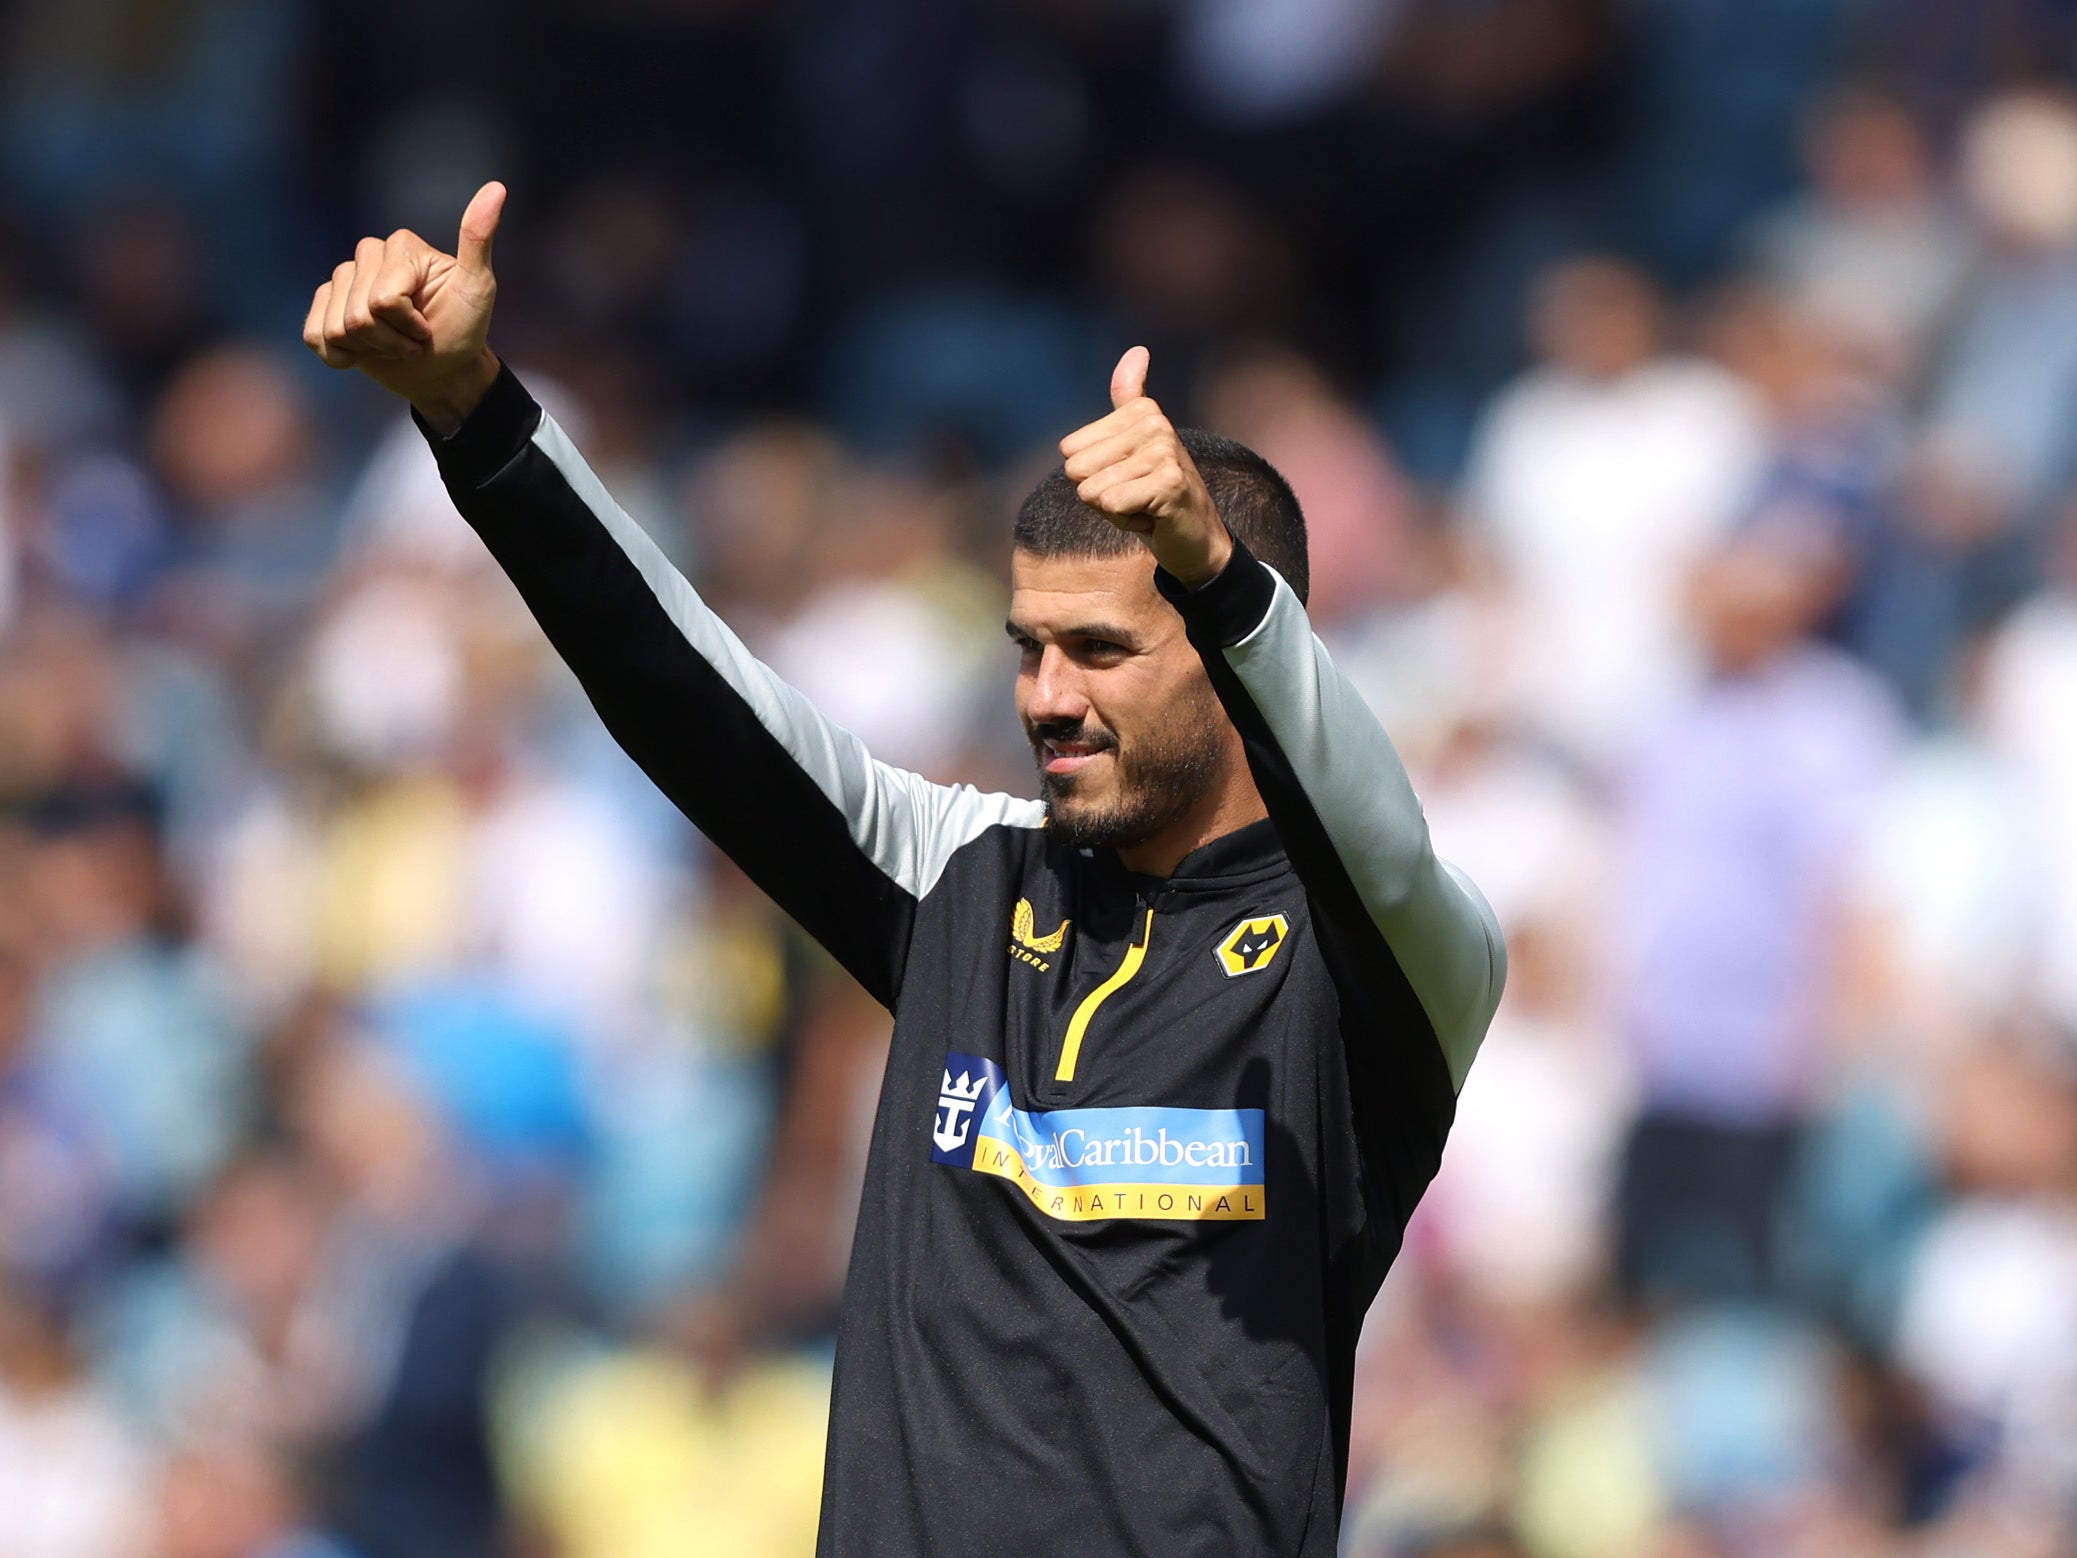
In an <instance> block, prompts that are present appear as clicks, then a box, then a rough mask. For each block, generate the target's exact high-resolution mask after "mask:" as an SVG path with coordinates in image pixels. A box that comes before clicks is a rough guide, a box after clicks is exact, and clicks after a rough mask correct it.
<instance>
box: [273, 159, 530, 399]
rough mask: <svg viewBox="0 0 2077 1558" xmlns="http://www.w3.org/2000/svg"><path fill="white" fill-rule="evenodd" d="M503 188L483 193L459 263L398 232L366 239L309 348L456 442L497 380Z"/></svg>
mask: <svg viewBox="0 0 2077 1558" xmlns="http://www.w3.org/2000/svg"><path fill="white" fill-rule="evenodd" d="M504 208H505V186H504V185H502V184H496V183H492V184H486V185H484V186H483V187H482V188H481V189H479V190H477V191H476V194H475V197H474V198H473V199H472V200H470V202H469V207H468V209H467V210H466V211H464V212H463V213H462V226H461V235H460V237H459V239H458V240H457V242H456V243H455V250H454V253H452V254H446V253H443V252H442V251H440V250H439V249H436V248H434V247H433V246H432V245H431V244H429V243H427V242H426V241H425V240H424V239H423V238H421V237H419V236H418V234H416V233H414V232H411V231H409V230H408V229H405V228H399V229H398V230H397V231H396V232H394V233H391V234H390V235H389V237H387V238H363V239H362V240H361V241H360V242H359V243H358V244H356V245H355V246H354V251H353V258H352V259H350V260H348V261H347V262H346V263H345V264H343V265H341V266H340V267H339V268H338V269H337V270H335V271H333V272H332V279H331V280H330V281H328V282H326V283H325V284H324V285H323V286H321V287H319V288H318V289H317V295H316V296H315V297H313V298H312V299H311V300H310V313H309V316H308V317H307V318H306V319H305V320H304V321H303V341H304V344H305V345H307V346H308V347H309V348H310V349H311V350H312V351H313V352H315V353H317V355H318V358H319V360H321V361H322V362H323V363H324V364H325V365H326V366H327V367H330V368H358V369H360V370H361V372H363V373H365V374H366V375H367V376H368V377H369V378H371V379H373V380H374V381H375V382H376V383H377V384H380V385H381V386H382V387H383V388H384V389H386V390H389V391H390V392H391V393H392V394H397V395H401V396H403V397H404V398H405V399H406V400H408V401H410V402H411V404H412V405H414V406H416V407H417V408H418V410H419V414H420V415H422V416H423V417H424V418H425V419H426V420H427V421H428V422H430V423H431V424H432V425H433V427H434V428H435V429H436V430H437V431H439V432H441V433H452V432H454V430H455V429H456V428H458V427H460V426H461V425H462V422H463V420H464V419H465V418H466V417H467V416H468V414H469V413H470V412H471V411H472V410H474V409H475V407H476V404H477V402H478V401H480V400H482V398H483V394H484V391H486V390H488V389H489V388H490V386H491V383H492V381H493V380H495V379H496V378H497V376H498V360H497V358H496V357H495V356H493V355H492V353H491V350H490V348H489V346H488V345H486V344H485V341H486V337H487V336H488V334H489V331H490V311H491V305H492V304H493V303H494V302H495V301H496V300H497V295H498V284H497V280H496V278H495V277H493V276H492V275H491V269H490V244H491V239H492V238H493V237H495V236H496V234H497V230H498V216H499V213H500V212H502V211H503V210H504Z"/></svg>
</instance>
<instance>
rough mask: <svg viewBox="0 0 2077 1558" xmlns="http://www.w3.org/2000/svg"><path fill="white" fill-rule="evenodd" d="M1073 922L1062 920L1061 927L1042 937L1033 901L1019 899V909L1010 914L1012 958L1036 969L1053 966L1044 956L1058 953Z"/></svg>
mask: <svg viewBox="0 0 2077 1558" xmlns="http://www.w3.org/2000/svg"><path fill="white" fill-rule="evenodd" d="M1072 923H1073V922H1072V921H1069V920H1062V921H1061V922H1060V924H1059V926H1058V927H1057V928H1056V929H1054V930H1052V931H1049V932H1047V933H1046V934H1045V935H1043V936H1041V935H1040V934H1039V933H1038V925H1037V923H1036V918H1035V916H1034V914H1033V912H1032V907H1031V900H1030V899H1029V898H1019V899H1018V900H1017V907H1016V908H1015V909H1013V910H1012V911H1011V912H1010V956H1011V957H1013V958H1017V959H1019V960H1020V961H1022V962H1025V963H1029V964H1031V965H1032V966H1033V967H1035V968H1040V969H1044V968H1048V967H1050V966H1051V965H1050V964H1048V963H1047V962H1046V960H1045V957H1044V954H1046V953H1049V952H1058V951H1059V950H1060V949H1061V947H1062V946H1063V945H1064V944H1065V943H1066V941H1067V927H1068V926H1069V925H1070V924H1072Z"/></svg>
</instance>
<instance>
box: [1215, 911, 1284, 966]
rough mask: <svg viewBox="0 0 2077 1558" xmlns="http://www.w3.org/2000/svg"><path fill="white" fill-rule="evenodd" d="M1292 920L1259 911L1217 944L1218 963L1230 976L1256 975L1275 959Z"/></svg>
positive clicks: (1281, 947)
mask: <svg viewBox="0 0 2077 1558" xmlns="http://www.w3.org/2000/svg"><path fill="white" fill-rule="evenodd" d="M1290 931H1291V922H1290V921H1289V920H1286V919H1285V918H1284V917H1283V916H1282V915H1281V914H1258V915H1256V916H1255V917H1254V918H1253V919H1247V920H1242V921H1241V922H1240V923H1239V924H1238V925H1236V926H1234V927H1233V929H1232V930H1230V931H1228V932H1227V933H1226V939H1225V940H1224V941H1222V942H1220V943H1219V945H1218V949H1217V950H1218V954H1219V966H1220V967H1221V968H1223V969H1225V970H1226V977H1227V978H1229V979H1231V978H1233V977H1235V976H1236V975H1239V974H1259V973H1261V972H1262V970H1263V969H1265V968H1267V967H1269V965H1270V964H1271V963H1272V962H1274V961H1275V960H1276V955H1277V953H1278V952H1280V951H1281V950H1283V945H1284V938H1285V937H1286V936H1288V935H1289V934H1290Z"/></svg>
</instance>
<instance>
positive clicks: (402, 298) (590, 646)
mask: <svg viewBox="0 0 2077 1558" xmlns="http://www.w3.org/2000/svg"><path fill="white" fill-rule="evenodd" d="M503 194H504V192H503V189H502V188H501V187H500V186H497V185H487V186H485V189H484V190H483V191H482V192H480V193H479V194H478V195H477V197H476V199H475V200H474V201H472V202H471V204H470V206H469V210H468V213H467V214H466V215H465V216H464V218H463V222H462V237H461V242H460V243H459V244H458V245H457V253H456V254H455V255H444V254H441V253H440V252H439V251H437V250H434V249H433V248H432V247H431V246H430V245H428V244H426V243H425V241H424V240H423V239H420V238H418V237H417V236H416V235H415V234H411V233H398V234H395V235H392V236H391V237H390V238H388V239H372V238H371V239H363V240H362V242H361V245H360V247H359V248H358V250H357V251H356V255H355V259H354V261H353V262H351V263H350V264H349V265H347V266H342V267H341V268H340V270H339V271H337V272H334V274H333V279H332V281H331V282H329V283H327V285H326V286H325V287H322V288H320V289H319V290H318V295H317V297H316V299H315V300H313V302H312V305H311V314H310V319H309V321H308V322H307V323H306V326H305V332H304V338H305V340H306V341H308V342H309V343H310V344H311V347H312V349H313V350H314V351H316V352H317V353H318V355H319V356H320V357H322V358H324V360H325V361H326V362H327V363H329V364H331V365H332V366H334V367H341V368H360V369H362V370H363V371H364V372H367V373H368V375H369V376H370V377H371V378H374V379H376V380H377V382H379V383H382V384H383V385H384V386H385V387H386V388H389V389H391V390H393V391H394V392H396V393H398V394H401V395H403V396H404V397H405V398H406V399H408V400H409V401H410V402H411V404H412V412H413V415H414V417H415V418H416V420H417V421H418V423H419V426H420V427H421V429H422V430H423V431H424V432H425V433H426V436H427V439H428V441H429V442H430V443H431V444H432V447H433V452H434V456H435V458H436V459H437V460H438V461H439V465H440V474H441V476H442V478H443V479H444V480H445V482H446V484H447V490H448V492H449V493H450V494H451V495H452V496H453V498H454V501H455V506H456V507H457V508H458V509H459V510H460V511H461V514H462V517H463V518H464V519H466V520H467V521H468V522H469V523H470V525H471V526H473V527H474V528H475V530H476V532H477V533H478V534H479V535H480V536H482V537H483V540H484V542H485V544H486V545H487V546H488V547H489V548H490V550H491V553H492V555H493V556H495V557H496V558H497V560H498V562H499V564H500V565H501V566H502V567H503V568H504V569H505V571H506V573H508V574H509V575H510V576H511V578H512V581H513V583H514V584H516V585H517V586H518V588H519V592H520V594H521V596H522V597H523V598H524V599H525V601H526V603H527V606H528V608H529V609H530V610H531V611H532V612H533V613H534V616H535V618H536V620H537V621H539V622H540V624H541V627H542V629H543V631H544V632H546V634H547V635H548V638H549V641H550V642H551V643H553V644H554V645H555V648H556V650H557V652H558V653H560V654H561V655H562V657H563V659H564V660H566V661H567V662H568V663H569V665H570V668H571V669H572V670H573V671H575V672H576V674H577V678H578V680H579V681H580V682H581V683H582V684H583V686H584V690H585V692H586V693H587V694H588V695H589V696H590V698H591V701H592V704H593V706H594V707H595V708H596V709H597V710H598V711H599V714H600V717H601V718H602V719H604V721H605V723H606V726H607V728H608V729H609V730H610V731H611V732H612V733H613V736H614V738H615V739H616V740H618V741H619V742H620V744H621V745H622V746H623V747H625V748H626V749H627V751H628V753H629V755H631V756H632V757H633V758H634V759H635V761H636V762H638V763H639V764H640V765H641V766H642V769H643V771H644V772H646V773H647V774H648V775H649V777H650V778H651V779H652V780H654V781H655V782H656V784H657V786H658V787H659V788H660V789H662V790H663V792H664V793H665V794H666V795H668V796H669V797H670V798H671V800H672V801H674V802H675V803H676V804H677V805H678V807H679V808H680V809H681V810H682V811H684V812H685V814H686V815H687V816H688V817H690V818H691V819H692V820H693V822H694V823H695V824H697V825H698V826H699V828H700V829H701V831H703V832H704V833H706V834H707V836H708V837H709V838H711V839H712V840H713V841H714V842H715V843H716V844H717V845H718V846H719V847H720V848H721V849H723V850H724V851H725V852H727V854H728V855H729V856H730V857H731V858H732V859H734V860H735V861H736V863H737V864H738V865H740V866H741V867H742V868H743V869H744V871H745V872H746V873H747V874H748V875H749V876H750V877H751V879H752V880H753V881H755V882H757V884H758V885H759V886H760V887H762V888H763V889H764V890H765V891H766V892H768V893H770V894H771V895H772V897H773V898H774V899H775V900H777V902H778V903H779V905H780V906H781V907H782V908H784V909H785V910H786V911H787V912H788V913H790V914H792V915H793V916H794V918H795V919H797V920H799V921H800V922H801V924H802V926H803V927H805V928H806V929H807V931H808V932H809V934H811V935H813V936H814V937H815V938H816V939H817V940H818V941H820V942H821V943H822V944H823V945H824V946H825V947H827V948H828V949H829V950H830V952H831V953H832V955H834V956H835V957H836V959H837V960H838V961H839V962H840V963H842V964H843V965H844V967H845V968H847V969H849V970H850V972H851V973H852V974H853V975H854V976H856V977H857V979H858V980H859V981H860V983H862V984H863V985H864V986H865V987H866V989H868V990H869V991H871V992H872V994H873V995H874V996H875V997H876V998H878V999H879V1000H880V1001H882V1002H883V1003H885V1004H887V1005H890V1006H891V1005H893V1004H894V1002H895V1000H896V999H897V997H898V995H899V992H900V988H901V976H902V970H903V967H904V965H905V963H906V960H907V951H908V942H909V934H910V930H911V927H912V925H913V922H914V916H915V909H916V905H917V903H918V902H919V901H920V900H921V899H922V898H923V897H924V895H925V894H927V893H928V892H929V891H930V889H931V887H932V886H933V885H934V884H935V883H936V881H937V879H938V877H939V875H940V874H941V873H942V872H943V871H944V868H945V866H946V864H947V862H948V861H949V860H950V859H951V857H952V855H953V854H954V853H955V852H956V851H957V850H958V849H959V848H960V847H962V846H963V845H964V844H966V843H968V842H969V841H971V840H972V839H974V838H976V837H978V836H979V835H980V834H981V833H982V832H984V831H986V830H987V829H988V828H990V827H994V826H998V825H1010V826H1028V827H1036V826H1037V825H1038V823H1039V820H1040V815H1041V814H1040V809H1039V807H1038V805H1037V803H1036V802H1030V801H1021V800H1016V799H1013V798H1011V797H1008V796H1000V795H985V794H982V793H980V792H978V791H976V790H974V789H972V788H970V787H968V786H944V785H935V784H931V783H928V782H926V781H925V780H923V779H921V778H919V777H918V776H917V775H915V774H911V773H906V772H903V771H902V770H900V769H896V768H891V767H889V766H888V765H887V764H884V763H880V762H877V761H875V760H874V759H873V758H872V757H871V756H870V755H869V754H868V753H867V752H866V750H865V747H864V744H863V743H862V742H860V741H859V740H858V738H857V737H855V736H853V735H852V734H851V733H850V732H848V731H846V730H844V729H843V728H842V727H840V726H838V725H836V724H834V723H833V722H831V721H830V720H828V719H827V718H825V717H824V716H823V715H822V714H821V713H820V712H819V711H818V710H816V709H815V708H814V706H813V705H811V704H810V703H809V702H808V700H807V699H806V698H804V697H802V696H801V694H800V693H799V692H797V691H795V690H794V689H793V688H792V687H789V686H787V685H786V683H784V682H782V681H781V680H780V679H779V678H778V677H777V676H775V675H774V674H773V673H772V672H771V671H770V670H769V669H767V668H766V667H765V666H764V665H762V664H760V663H759V662H758V661H757V660H756V659H755V658H754V657H753V656H752V655H751V654H750V653H749V651H748V650H747V649H745V648H744V646H743V644H742V642H741V641H740V640H739V639H738V638H737V637H736V636H735V634H734V633H732V632H731V631H730V630H729V629H728V627H727V625H726V624H724V623H723V622H722V621H721V619H720V618H719V617H717V616H716V615H715V614H714V613H713V612H712V611H711V610H709V609H708V608H707V606H706V604H705V602H703V601H702V600H701V599H700V598H699V596H698V594H697V593H696V592H695V591H694V590H693V588H692V586H691V585H690V584H689V583H687V582H686V580H685V579H684V577H683V576H682V575H680V574H679V573H678V572H677V570H676V569H674V568H673V567H672V566H671V565H670V563H669V561H668V560H667V559H666V558H665V557H664V556H663V554H662V552H661V551H659V550H658V548H657V547H656V546H655V544H654V543H653V542H651V541H650V540H649V538H648V536H647V535H645V534H644V533H643V531H642V529H641V527H640V526H638V525H637V524H635V522H634V521H633V520H631V519H630V518H629V517H628V516H627V515H626V514H625V513H624V512H623V511H622V510H621V508H620V506H619V505H618V504H616V503H615V502H614V501H613V499H612V498H611V497H610V496H609V495H608V494H607V493H606V490H605V488H604V487H603V486H602V485H601V484H600V483H599V480H598V478H597V477H596V476H595V475H593V474H592V471H591V469H590V467H589V466H587V465H586V464H585V463H584V460H583V457H582V456H580V455H579V454H578V453H577V450H576V448H575V447H574V446H573V445H572V444H571V442H570V440H569V439H568V437H566V436H565V435H564V433H563V431H562V429H561V428H560V427H558V426H557V425H556V423H555V421H554V419H553V418H551V417H549V416H547V415H546V414H545V413H543V412H542V410H541V408H540V407H539V406H538V405H537V404H536V403H535V402H534V400H533V397H532V396H530V395H529V394H528V393H527V392H526V390H525V388H524V387H523V386H522V385H521V384H520V382H519V381H518V379H517V378H515V377H514V376H513V375H512V373H511V371H510V370H509V369H507V368H504V367H503V366H502V365H500V364H499V363H498V361H497V359H496V358H495V357H493V356H492V355H491V354H490V352H489V349H488V347H487V346H486V345H485V335H486V331H487V324H488V318H489V311H490V305H491V300H492V298H493V297H494V296H495V286H494V284H493V283H491V281H490V277H489V263H490V241H491V236H492V234H493V233H494V232H495V229H496V225H497V217H498V211H499V208H500V206H501V205H502V201H503ZM341 297H344V298H345V299H346V301H345V302H343V303H342V302H341V301H340V298H341Z"/></svg>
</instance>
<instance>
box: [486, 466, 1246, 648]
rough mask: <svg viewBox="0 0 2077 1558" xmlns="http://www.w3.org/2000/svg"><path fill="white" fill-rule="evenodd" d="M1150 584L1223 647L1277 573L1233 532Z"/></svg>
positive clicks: (1199, 632) (1237, 636) (1197, 634)
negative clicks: (1197, 562) (1205, 575)
mask: <svg viewBox="0 0 2077 1558" xmlns="http://www.w3.org/2000/svg"><path fill="white" fill-rule="evenodd" d="M455 436H457V437H459V436H460V434H457V435H455ZM1154 588H1155V589H1157V590H1159V591H1160V592H1161V597H1162V599H1163V600H1165V601H1167V602H1168V603H1169V604H1170V605H1171V606H1173V607H1175V609H1176V610H1177V611H1178V612H1179V613H1181V615H1182V618H1183V626H1184V627H1185V628H1186V629H1188V630H1189V634H1190V639H1191V641H1192V642H1193V643H1198V644H1205V643H1209V644H1211V645H1213V646H1214V647H1216V648H1219V649H1226V648H1229V647H1231V646H1232V645H1234V644H1237V643H1239V642H1240V641H1241V640H1242V639H1244V638H1246V637H1247V636H1248V635H1249V634H1250V633H1252V632H1254V631H1255V629H1256V628H1258V627H1260V626H1261V625H1262V619H1263V618H1264V617H1266V616H1268V615H1269V608H1270V604H1271V603H1272V602H1273V601H1275V599H1276V575H1275V574H1273V573H1271V572H1270V571H1269V570H1268V569H1267V568H1266V567H1264V566H1263V565H1262V563H1261V562H1260V561H1258V560H1257V559H1256V557H1255V554H1254V553H1253V552H1250V551H1249V550H1248V549H1247V548H1246V547H1244V546H1242V545H1241V544H1240V537H1238V536H1235V537H1234V538H1233V555H1232V556H1231V557H1229V558H1228V559H1227V560H1226V566H1225V567H1224V568H1221V569H1220V570H1219V571H1218V572H1217V573H1216V574H1214V575H1213V576H1212V577H1211V578H1210V579H1209V580H1207V581H1206V582H1205V583H1203V584H1200V585H1199V586H1198V587H1197V588H1196V589H1194V590H1193V589H1191V588H1190V587H1189V586H1188V585H1186V584H1185V583H1183V581H1182V580H1181V579H1178V578H1177V577H1176V576H1175V575H1174V574H1172V573H1170V572H1169V571H1168V570H1167V569H1165V568H1156V569H1155V570H1154Z"/></svg>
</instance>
